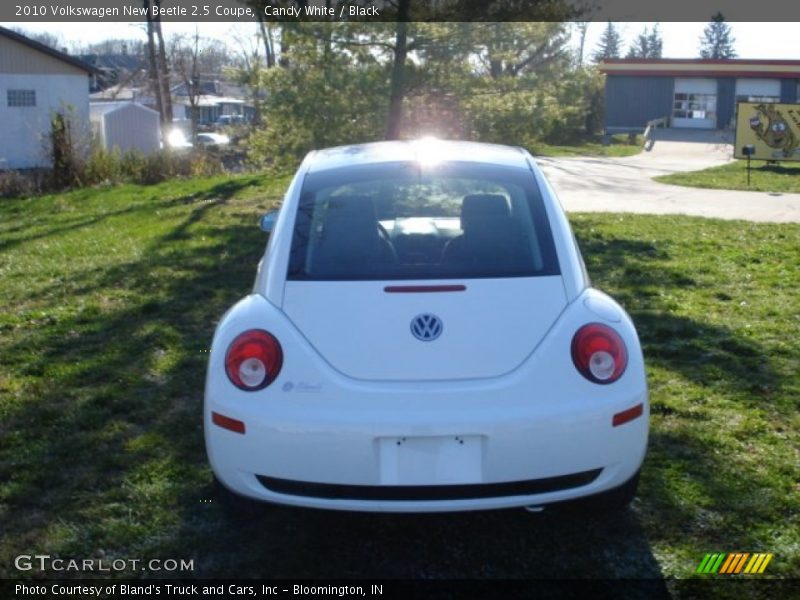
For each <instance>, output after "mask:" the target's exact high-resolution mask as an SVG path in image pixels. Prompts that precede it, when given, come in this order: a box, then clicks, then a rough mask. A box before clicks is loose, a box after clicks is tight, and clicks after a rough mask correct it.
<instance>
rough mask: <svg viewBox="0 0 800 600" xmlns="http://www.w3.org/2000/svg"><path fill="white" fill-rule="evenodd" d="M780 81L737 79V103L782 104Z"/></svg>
mask: <svg viewBox="0 0 800 600" xmlns="http://www.w3.org/2000/svg"><path fill="white" fill-rule="evenodd" d="M780 100H781V82H780V80H779V79H737V80H736V101H737V102H780Z"/></svg>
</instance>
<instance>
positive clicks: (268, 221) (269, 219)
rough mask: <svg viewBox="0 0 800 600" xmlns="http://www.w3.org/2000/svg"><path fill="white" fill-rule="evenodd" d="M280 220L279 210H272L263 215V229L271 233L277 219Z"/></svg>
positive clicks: (261, 225)
mask: <svg viewBox="0 0 800 600" xmlns="http://www.w3.org/2000/svg"><path fill="white" fill-rule="evenodd" d="M277 220H278V211H277V210H271V211H269V212H268V213H267V214H265V215H264V216H263V217H261V224H260V227H261V231H263V232H264V233H271V232H272V230H273V229H274V227H275V221H277Z"/></svg>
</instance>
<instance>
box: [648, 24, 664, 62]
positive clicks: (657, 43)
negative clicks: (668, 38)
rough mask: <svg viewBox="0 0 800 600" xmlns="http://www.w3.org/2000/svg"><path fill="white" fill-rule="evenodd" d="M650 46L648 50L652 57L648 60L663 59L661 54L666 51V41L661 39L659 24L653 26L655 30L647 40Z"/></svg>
mask: <svg viewBox="0 0 800 600" xmlns="http://www.w3.org/2000/svg"><path fill="white" fill-rule="evenodd" d="M647 43H648V45H649V48H648V50H649V51H650V55H649V56H648V57H647V58H661V53H662V51H663V50H664V40H663V39H661V32H660V31H659V30H658V23H656V24H655V25H653V30H652V31H651V32H650V35H649V36H648V38H647Z"/></svg>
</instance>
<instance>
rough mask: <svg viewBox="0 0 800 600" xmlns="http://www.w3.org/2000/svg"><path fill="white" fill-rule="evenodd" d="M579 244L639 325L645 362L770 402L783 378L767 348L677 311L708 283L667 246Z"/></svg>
mask: <svg viewBox="0 0 800 600" xmlns="http://www.w3.org/2000/svg"><path fill="white" fill-rule="evenodd" d="M579 239H580V236H579ZM580 246H581V249H582V252H583V255H584V258H585V260H586V262H587V268H588V270H589V273H590V274H593V275H599V277H600V278H601V281H603V282H606V283H609V284H611V285H612V286H613V287H615V288H616V290H615V291H614V292H613V295H614V297H615V299H616V300H617V301H619V302H620V303H621V304H623V305H624V306H625V307H626V309H627V311H628V313H629V314H630V316H631V318H632V319H633V321H634V324H635V325H636V329H637V332H638V334H639V339H640V341H641V343H642V349H643V352H644V356H645V362H646V363H647V364H657V365H659V366H662V367H664V368H665V369H668V370H670V371H673V372H677V373H680V374H681V375H682V376H683V377H686V378H687V379H689V380H691V381H693V382H695V383H697V384H699V385H701V386H708V385H714V386H718V387H722V388H725V389H729V390H736V391H741V390H748V391H750V392H751V397H752V398H753V402H759V403H763V402H764V401H765V400H766V401H769V400H770V397H771V396H770V391H771V390H775V389H776V388H777V387H779V385H780V376H779V375H778V374H777V373H776V372H775V370H774V369H773V368H772V366H771V365H770V360H769V352H768V351H767V350H766V349H764V348H763V347H762V346H761V345H760V344H758V343H757V342H755V341H753V340H752V339H748V338H744V337H741V336H739V335H737V334H736V333H734V332H733V331H732V330H731V329H729V328H727V327H724V326H721V325H716V324H712V323H710V322H709V321H704V320H701V319H695V318H690V317H686V316H682V315H678V314H675V313H676V309H677V308H679V306H680V302H681V295H682V294H684V293H689V292H691V291H693V290H696V289H699V288H700V287H702V286H703V285H704V284H701V283H699V282H698V280H697V278H696V277H695V276H693V274H691V273H686V272H685V271H683V270H681V269H679V268H676V267H673V266H671V265H669V264H668V263H669V260H670V255H669V253H668V252H667V250H666V249H665V248H659V247H657V246H656V245H655V244H653V243H650V242H645V241H640V240H635V239H630V238H618V237H614V238H608V237H603V238H597V237H588V236H587V237H585V238H583V239H580ZM600 287H601V288H602V287H603V285H602V284H601V285H600Z"/></svg>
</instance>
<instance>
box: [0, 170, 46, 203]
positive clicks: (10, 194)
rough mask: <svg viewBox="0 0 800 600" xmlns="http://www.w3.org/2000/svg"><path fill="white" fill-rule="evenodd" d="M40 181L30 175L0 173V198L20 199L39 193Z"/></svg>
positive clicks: (8, 172)
mask: <svg viewBox="0 0 800 600" xmlns="http://www.w3.org/2000/svg"><path fill="white" fill-rule="evenodd" d="M40 189H41V181H39V178H38V177H36V176H35V175H34V174H32V173H26V174H23V173H21V172H19V171H0V198H20V197H25V196H33V195H35V194H37V193H39V191H40Z"/></svg>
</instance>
